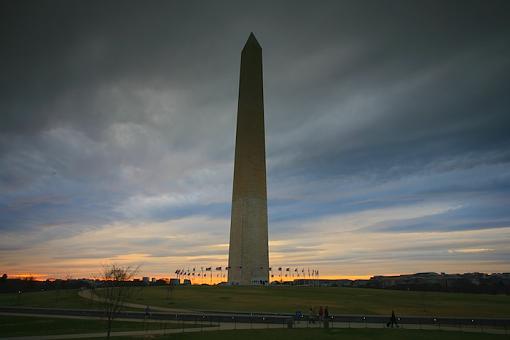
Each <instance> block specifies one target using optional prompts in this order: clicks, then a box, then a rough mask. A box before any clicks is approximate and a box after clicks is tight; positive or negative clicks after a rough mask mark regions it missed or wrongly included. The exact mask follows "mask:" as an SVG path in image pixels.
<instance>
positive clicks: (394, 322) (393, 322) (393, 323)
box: [386, 310, 398, 328]
mask: <svg viewBox="0 0 510 340" xmlns="http://www.w3.org/2000/svg"><path fill="white" fill-rule="evenodd" d="M390 326H391V328H393V327H397V328H398V323H397V317H396V316H395V311H394V310H392V311H391V318H390V322H388V323H387V324H386V327H390Z"/></svg>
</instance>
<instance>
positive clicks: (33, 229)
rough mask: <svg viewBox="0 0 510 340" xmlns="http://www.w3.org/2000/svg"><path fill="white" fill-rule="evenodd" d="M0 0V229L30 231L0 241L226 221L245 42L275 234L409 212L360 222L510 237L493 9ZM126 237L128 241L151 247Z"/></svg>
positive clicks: (506, 141) (501, 13)
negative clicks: (259, 102) (251, 48)
mask: <svg viewBox="0 0 510 340" xmlns="http://www.w3.org/2000/svg"><path fill="white" fill-rule="evenodd" d="M0 6H1V8H0V16H1V17H0V27H1V29H0V40H1V41H2V44H1V46H0V49H1V50H0V51H1V53H0V61H1V62H0V115H1V116H0V119H1V120H0V190H1V194H0V214H1V217H0V231H4V232H6V233H9V235H10V237H11V236H12V235H16V231H19V232H22V231H23V232H28V233H29V235H30V236H29V237H28V238H27V239H26V240H25V241H19V242H11V243H12V244H9V245H8V244H0V247H2V249H7V248H8V247H17V248H16V249H25V248H26V247H30V244H33V243H37V242H47V241H48V240H51V239H52V238H54V237H56V235H60V236H61V237H75V236H76V235H79V234H80V233H82V232H83V233H87V232H90V231H91V230H96V229H97V230H100V229H101V228H102V227H103V226H105V225H106V226H108V225H110V224H112V223H115V222H123V221H130V222H133V221H136V222H139V223H143V222H144V221H145V222H147V223H152V222H164V221H172V220H178V221H183V220H186V219H187V218H193V217H194V216H195V217H196V216H206V217H208V218H212V219H224V220H225V221H226V222H224V223H226V224H228V213H229V209H230V204H229V199H230V194H231V176H232V158H233V147H234V138H235V137H234V131H235V111H236V100H237V82H238V76H239V74H238V72H239V52H240V49H241V47H242V45H243V43H244V41H245V39H246V38H247V36H248V34H249V32H250V31H254V32H255V34H256V36H257V38H258V39H259V40H260V42H261V45H262V47H263V49H264V81H265V111H266V112H265V114H266V126H267V155H268V174H269V177H268V180H269V188H268V190H269V198H270V204H269V209H270V210H269V212H270V216H269V217H270V222H271V225H272V227H271V233H272V234H273V235H274V236H277V237H289V236H288V235H292V234H294V235H295V233H296V232H297V231H298V230H299V231H301V232H303V233H305V232H307V231H309V230H310V228H315V227H311V226H313V225H314V223H315V221H317V220H320V219H322V218H328V216H339V217H338V218H339V220H342V219H344V218H347V217H348V216H354V215H356V214H360V216H363V214H369V213H370V212H372V211H393V209H400V208H402V209H404V208H405V209H409V210H410V211H416V213H415V214H411V215H410V216H407V217H402V218H397V219H393V218H389V217H386V218H382V219H380V220H374V221H371V222H370V223H368V222H367V223H365V224H363V225H362V226H360V227H359V228H358V230H359V231H360V232H362V233H365V232H370V231H377V232H386V233H389V234H392V233H404V232H420V231H434V232H436V231H437V232H441V231H449V232H452V231H469V230H478V229H486V228H496V227H497V228H501V229H503V228H507V227H508V226H509V224H508V223H509V222H510V215H509V214H508V213H507V212H506V209H504V206H505V205H506V204H507V203H508V200H509V195H510V165H509V162H510V152H509V151H508V150H510V96H508V93H509V90H510V78H509V77H508V76H507V75H508V74H510V47H509V45H508V42H507V41H508V37H509V36H510V26H509V25H508V21H510V16H509V13H510V4H509V3H508V1H491V2H482V1H462V2H457V1H428V2H417V1H415V2H410V1H387V2H381V1H356V2H351V1H349V2H348V1H321V2H319V3H315V2H253V1H251V2H248V1H246V2H244V1H235V2H234V1H232V2H226V1H215V2H208V3H206V2H200V1H186V2H184V1H182V2H176V1H150V2H143V3H142V2H136V1H107V2H104V1H37V2H36V1H4V2H2V4H1V5H0ZM440 205H444V206H446V207H449V209H450V210H448V209H446V210H444V209H443V210H441V209H436V208H437V206H440ZM420 206H424V207H429V208H430V209H429V210H427V209H422V210H419V209H418V208H419V207H420ZM396 211H397V210H396ZM398 211H399V212H400V211H401V210H398ZM222 223H223V222H222ZM190 228H192V229H193V230H195V231H196V232H202V231H205V230H207V226H206V225H203V224H200V223H197V224H193V226H192V227H190ZM316 228H319V229H320V228H322V227H320V226H319V227H316ZM324 228H325V229H327V228H326V227H324ZM339 228H340V229H341V228H345V229H349V230H353V226H352V225H348V223H347V224H346V225H345V226H342V225H341V223H340V227H339ZM180 231H182V230H180V229H179V232H180ZM38 232H39V233H38ZM12 233H14V234H12ZM217 234H218V233H215V232H211V234H210V235H212V236H213V237H217V238H220V237H219V236H218V235H217ZM12 237H13V238H12V239H14V236H12ZM9 239H11V238H9ZM141 242H142V243H141V244H135V243H129V245H130V246H131V247H133V248H136V249H137V250H139V251H142V250H143V246H148V245H149V244H153V245H158V246H161V247H163V246H162V245H161V244H158V242H157V240H154V239H147V240H142V241H141ZM218 242H219V243H221V242H223V241H221V242H220V241H219V240H218ZM97 244H98V247H99V244H102V243H97ZM165 245H166V243H165ZM430 247H432V246H430ZM126 249H128V244H127V243H126V245H124V246H121V245H119V246H118V247H116V248H115V249H113V250H112V251H105V252H104V254H107V255H108V256H110V255H115V254H120V253H122V252H124V253H125V252H126V251H127V250H126ZM290 249H291V247H282V248H281V251H282V252H285V253H288V251H289V250H290ZM296 249H297V248H296ZM317 249H323V247H321V246H318V247H317ZM84 251H85V250H84ZM85 252H87V254H89V253H90V254H94V252H93V251H90V249H87V250H86V251H85ZM175 253H179V250H178V249H177V250H175ZM101 254H103V253H101ZM162 254H166V253H165V251H164V250H162ZM168 254H170V253H168ZM172 254H174V253H172ZM189 254H192V252H189ZM193 254H194V255H199V253H193ZM202 254H205V253H202ZM208 254H220V252H218V251H216V250H214V251H211V252H210V253H208ZM495 254H496V255H495ZM497 254H501V253H497V252H496V253H494V254H492V253H491V256H497ZM190 256H191V255H190ZM416 256H419V255H416ZM472 256H475V255H472ZM335 258H336V259H338V256H335V255H331V259H335Z"/></svg>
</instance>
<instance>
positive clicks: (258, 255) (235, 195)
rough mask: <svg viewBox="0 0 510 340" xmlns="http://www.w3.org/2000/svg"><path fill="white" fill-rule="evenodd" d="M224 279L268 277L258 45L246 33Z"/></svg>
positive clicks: (254, 281) (263, 280)
mask: <svg viewBox="0 0 510 340" xmlns="http://www.w3.org/2000/svg"><path fill="white" fill-rule="evenodd" d="M228 265H229V271H228V282H229V284H232V285H237V284H240V285H259V284H267V283H268V281H269V250H268V236H267V191H266V147H265V136H264V98H263V90H262V48H261V47H260V45H259V43H258V41H257V39H255V36H254V35H253V33H252V34H250V37H249V38H248V41H246V44H245V45H244V48H243V51H242V53H241V74H240V79H239V102H238V106H237V131H236V150H235V161H234V186H233V192H232V216H231V224H230V247H229V254H228Z"/></svg>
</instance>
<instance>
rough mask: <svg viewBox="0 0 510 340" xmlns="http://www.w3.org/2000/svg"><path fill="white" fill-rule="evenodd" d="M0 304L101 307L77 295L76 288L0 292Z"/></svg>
mask: <svg viewBox="0 0 510 340" xmlns="http://www.w3.org/2000/svg"><path fill="white" fill-rule="evenodd" d="M0 306H21V307H23V306H25V307H48V308H51V307H53V308H101V304H99V303H96V302H93V301H91V300H87V299H84V298H82V297H80V296H78V290H77V289H62V290H60V291H54V290H53V291H41V292H30V293H22V294H17V293H4V294H0Z"/></svg>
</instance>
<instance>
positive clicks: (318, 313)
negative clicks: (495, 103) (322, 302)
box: [310, 306, 329, 323]
mask: <svg viewBox="0 0 510 340" xmlns="http://www.w3.org/2000/svg"><path fill="white" fill-rule="evenodd" d="M327 319H329V310H328V306H326V307H324V308H323V307H322V306H319V309H317V307H310V321H311V322H312V323H313V322H315V321H316V320H319V321H323V320H327Z"/></svg>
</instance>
